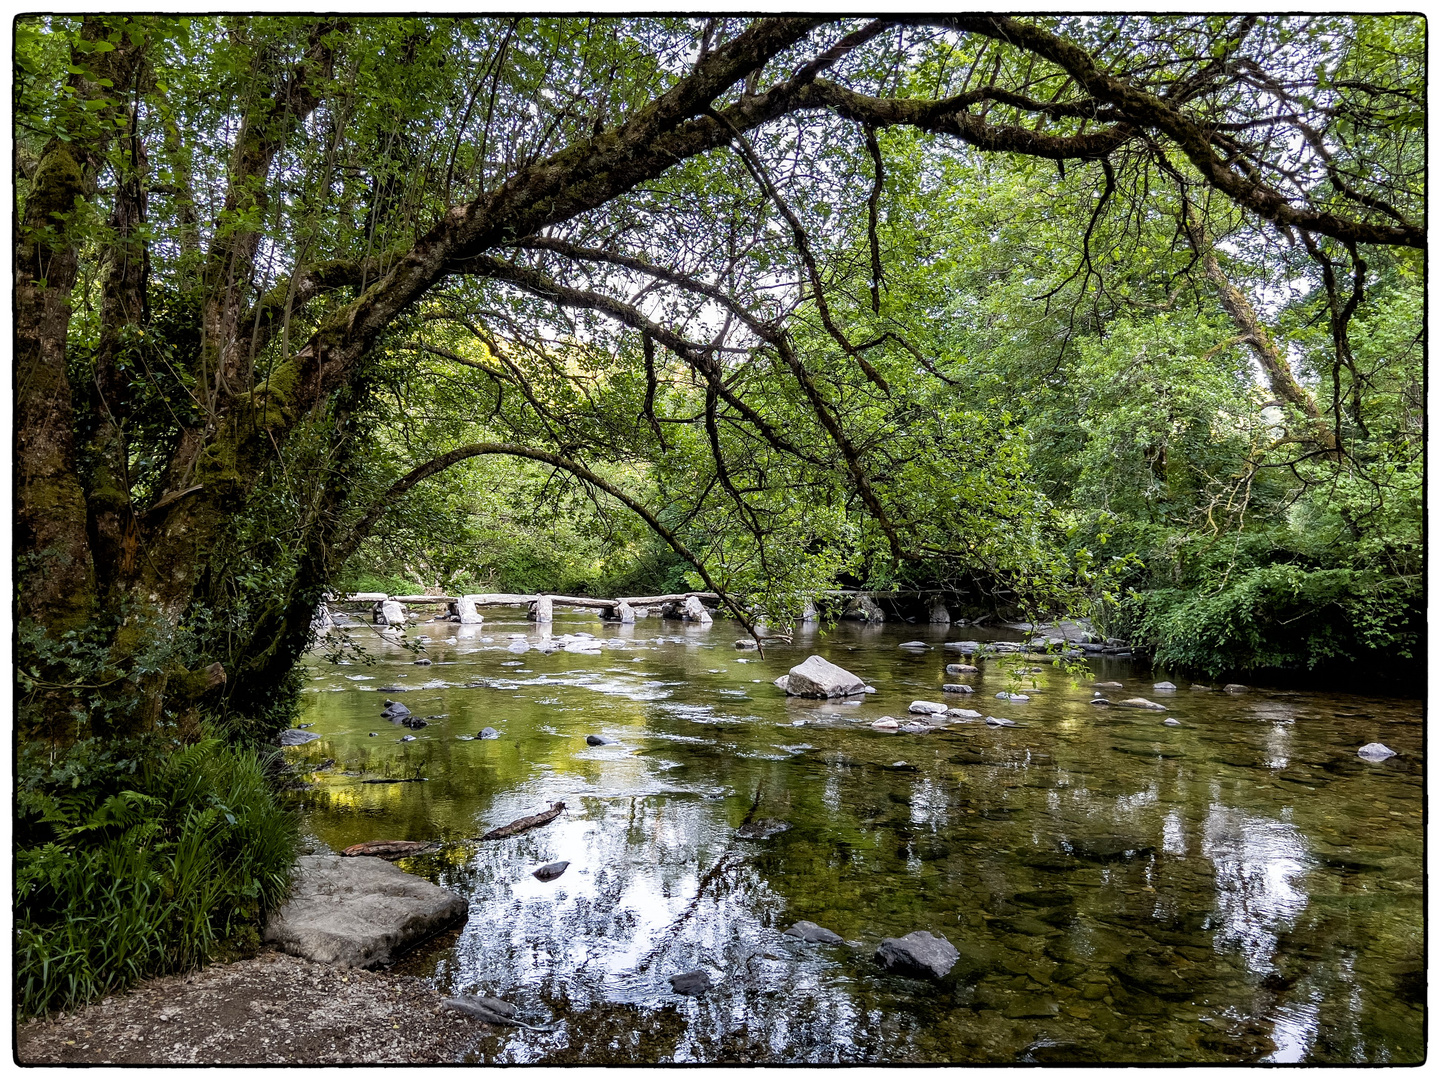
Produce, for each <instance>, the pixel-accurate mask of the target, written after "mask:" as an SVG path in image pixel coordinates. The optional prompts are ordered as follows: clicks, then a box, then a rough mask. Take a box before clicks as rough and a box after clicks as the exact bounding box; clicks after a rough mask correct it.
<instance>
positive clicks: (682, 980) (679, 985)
mask: <svg viewBox="0 0 1440 1080" xmlns="http://www.w3.org/2000/svg"><path fill="white" fill-rule="evenodd" d="M669 982H670V988H671V989H672V990H674V991H675V993H677V994H684V995H685V996H686V997H699V996H700V995H701V994H703V993H705V991H706V990H709V989H710V988H711V987H712V986H714V985H715V984H714V983H712V982H711V981H710V975H709V973H708V972H705V971H703V970H702V969H700V968H696V969H695V970H694V971H684V972H681V973H680V974H679V975H671V976H670V980H669Z"/></svg>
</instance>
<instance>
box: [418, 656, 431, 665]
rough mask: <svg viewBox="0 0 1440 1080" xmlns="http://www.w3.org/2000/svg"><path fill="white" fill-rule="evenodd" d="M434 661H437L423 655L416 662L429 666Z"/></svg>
mask: <svg viewBox="0 0 1440 1080" xmlns="http://www.w3.org/2000/svg"><path fill="white" fill-rule="evenodd" d="M434 662H435V661H433V660H431V659H430V658H429V657H428V656H422V657H421V658H420V659H419V660H416V661H415V663H416V664H417V665H419V666H420V667H428V666H429V665H431V664H433V663H434Z"/></svg>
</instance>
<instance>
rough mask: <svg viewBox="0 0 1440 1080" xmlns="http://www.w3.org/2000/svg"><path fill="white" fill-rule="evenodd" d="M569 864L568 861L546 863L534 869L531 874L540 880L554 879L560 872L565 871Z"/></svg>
mask: <svg viewBox="0 0 1440 1080" xmlns="http://www.w3.org/2000/svg"><path fill="white" fill-rule="evenodd" d="M569 865H570V864H569V863H568V862H552V863H546V864H545V865H544V866H542V867H540V869H538V870H536V871H534V874H533V876H534V877H537V878H539V879H540V880H541V881H554V880H555V879H556V878H557V877H559V876H560V875H561V874H563V873H565V868H566V867H567V866H569Z"/></svg>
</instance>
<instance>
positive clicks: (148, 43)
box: [15, 15, 1426, 740]
mask: <svg viewBox="0 0 1440 1080" xmlns="http://www.w3.org/2000/svg"><path fill="white" fill-rule="evenodd" d="M1424 44H1425V41H1424V26H1423V22H1422V20H1420V19H1418V18H1413V17H1399V16H1387V17H1357V16H1320V15H1306V16H1276V17H1268V16H1266V17H1262V16H1254V15H1247V16H1145V17H1141V16H1133V15H1129V16H1104V17H1099V16H1084V17H1080V16H1063V17H1061V16H1045V17H1030V16H1026V17H1020V18H1007V17H1000V16H979V15H976V16H957V17H950V18H941V17H919V18H906V19H891V18H881V19H874V20H869V19H857V18H851V17H835V16H816V15H804V16H793V17H761V18H751V17H733V16H732V17H715V18H687V17H646V18H598V17H596V18H590V17H515V18H510V17H503V18H502V17H486V18H444V17H384V18H379V17H377V18H366V17H354V18H344V19H342V18H333V17H289V16H206V17H192V16H168V15H159V16H119V15H117V16H87V17H78V16H76V17H60V16H56V17H43V18H40V17H25V18H22V19H20V20H19V21H17V23H16V79H17V84H16V95H15V100H16V130H17V154H16V168H17V172H18V176H17V199H18V208H17V214H18V217H17V220H18V222H19V225H18V229H17V234H16V285H15V289H16V292H15V304H16V306H15V318H16V383H15V416H16V425H17V440H16V464H15V468H16V511H17V526H18V528H17V585H18V597H19V602H18V612H19V617H20V620H21V626H20V640H21V646H22V647H21V656H20V661H21V675H22V684H23V686H24V688H25V691H26V696H25V698H24V700H25V703H26V705H25V711H24V714H23V717H22V720H23V726H24V728H25V730H26V731H27V733H29V734H35V735H40V734H43V735H44V736H46V737H49V738H52V739H60V740H64V739H70V738H74V737H76V736H77V735H85V734H101V735H103V734H107V733H124V732H128V731H137V730H145V729H148V728H149V727H152V726H153V725H155V724H156V723H158V722H160V721H161V720H162V718H164V717H172V718H173V717H176V716H183V715H184V714H185V712H186V710H188V709H190V708H191V707H192V705H193V704H194V703H195V702H198V701H200V700H202V699H206V700H210V699H211V698H213V696H214V695H215V694H217V693H219V694H220V695H221V696H222V698H223V699H224V701H225V702H227V703H228V706H227V707H229V708H230V709H232V710H234V711H237V712H240V713H244V714H246V715H252V716H258V715H260V714H261V713H263V711H264V709H265V707H266V703H267V702H269V701H270V700H271V697H272V696H273V695H274V693H275V692H276V687H277V686H279V685H280V684H281V683H282V681H283V675H284V674H285V673H286V672H287V671H288V670H289V668H290V667H291V665H292V664H293V662H294V660H295V658H296V657H297V656H298V655H299V654H300V652H301V651H303V649H304V648H305V646H306V644H307V643H308V640H309V633H310V620H311V615H312V613H313V611H314V608H315V604H316V602H317V600H318V599H319V597H320V595H321V594H322V592H323V591H324V589H325V588H326V587H327V586H328V585H329V584H331V583H332V582H334V581H335V580H337V578H338V575H340V574H341V573H342V571H343V568H344V566H345V564H346V563H347V561H348V560H351V559H352V558H353V557H354V556H355V554H356V552H359V551H363V550H364V549H365V545H366V543H367V541H372V539H373V538H374V537H375V536H376V535H377V530H378V531H380V532H386V531H389V532H392V533H394V534H395V535H397V536H399V535H400V534H402V533H403V532H404V530H406V529H416V528H420V529H421V531H422V532H424V531H425V528H424V527H422V526H423V524H424V521H425V520H432V521H433V524H432V525H430V526H429V527H428V529H429V532H430V535H431V539H433V537H434V534H435V533H441V534H442V535H443V532H444V530H446V529H448V528H451V527H452V525H451V524H450V522H451V521H452V520H454V518H455V515H456V514H457V513H461V511H460V510H457V507H462V508H463V506H464V505H465V502H466V498H470V499H471V500H472V501H473V498H474V497H475V496H474V492H476V491H482V492H483V491H485V490H487V489H489V488H491V487H493V488H494V489H495V490H497V491H501V490H503V491H506V492H520V491H522V490H527V491H531V492H532V493H533V492H534V491H540V492H542V493H543V494H544V495H545V497H546V498H551V499H556V500H562V501H563V500H565V499H569V500H572V501H573V500H576V499H584V500H588V501H590V502H591V503H593V505H594V507H595V515H596V516H595V519H594V520H596V521H601V522H607V523H611V522H619V521H621V520H622V515H625V516H623V520H624V522H625V523H624V524H621V525H613V526H612V525H610V524H607V525H605V526H604V528H605V529H606V530H607V535H608V530H610V529H612V528H616V529H619V530H620V531H621V532H622V533H624V536H625V539H624V543H626V544H630V545H632V547H634V548H635V550H639V547H643V546H644V545H645V544H646V543H648V541H646V540H644V539H643V537H641V535H640V534H639V533H638V532H637V531H636V529H637V526H636V525H635V523H634V522H635V520H638V521H642V522H643V523H644V525H645V527H646V528H648V529H649V530H651V531H652V532H653V534H654V535H655V536H658V537H659V538H660V539H661V541H663V543H664V544H665V545H666V546H667V547H668V549H669V550H670V551H671V552H672V553H673V557H674V559H677V560H679V561H680V564H682V565H683V567H684V568H685V570H686V571H688V572H690V573H692V574H694V575H695V580H696V581H697V582H703V583H705V584H707V585H710V586H713V587H715V588H717V589H719V590H720V591H722V592H723V593H724V594H725V595H726V596H727V597H728V598H730V600H729V602H730V603H731V604H732V612H733V614H734V615H736V616H737V617H738V618H741V619H743V620H746V621H747V622H748V621H749V620H751V619H752V618H753V617H754V615H755V614H756V613H757V612H765V613H767V614H769V615H770V616H771V617H772V619H777V620H778V619H781V618H783V617H784V616H785V614H786V613H788V612H793V611H795V610H796V609H797V608H798V604H799V603H800V602H801V601H802V600H803V598H804V597H805V596H806V595H807V594H808V593H812V592H814V591H815V590H816V589H818V588H822V587H824V586H825V585H826V584H827V583H830V582H833V581H834V580H836V579H837V578H838V577H841V576H845V577H847V578H848V579H850V580H855V581H864V582H869V583H876V582H884V581H895V580H918V579H921V578H923V579H925V580H928V581H950V582H960V581H964V582H967V583H969V584H970V585H971V587H974V588H977V589H980V590H982V591H989V592H996V591H1001V594H1002V595H1004V596H1009V597H1025V598H1031V599H1033V600H1034V602H1036V603H1039V604H1042V605H1051V606H1053V605H1066V604H1073V603H1077V602H1079V601H1080V600H1081V599H1083V598H1089V599H1092V600H1094V599H1097V598H1099V599H1101V600H1103V602H1105V603H1108V604H1111V605H1112V606H1119V607H1122V608H1123V609H1124V610H1123V612H1117V613H1116V615H1115V618H1116V619H1117V625H1120V624H1122V623H1124V621H1125V620H1127V619H1128V620H1129V623H1128V624H1126V625H1129V626H1131V627H1132V628H1133V632H1134V633H1135V634H1137V635H1140V636H1142V637H1144V636H1146V635H1148V640H1150V641H1151V642H1152V643H1153V644H1154V646H1155V647H1156V648H1157V649H1160V650H1161V651H1162V652H1163V650H1165V649H1167V648H1168V649H1170V650H1171V652H1170V654H1169V655H1170V656H1171V659H1172V660H1174V661H1175V662H1178V663H1189V664H1194V665H1197V666H1200V667H1205V666H1207V665H1210V666H1217V667H1218V666H1225V665H1231V666H1234V665H1236V664H1239V665H1242V666H1243V665H1244V664H1246V663H1256V662H1273V663H1276V664H1289V663H1297V662H1298V663H1314V662H1316V660H1317V658H1319V659H1323V658H1324V657H1325V656H1328V655H1349V654H1353V652H1354V650H1355V649H1356V648H1358V647H1359V646H1358V645H1357V644H1356V642H1357V641H1359V642H1360V644H1364V645H1366V647H1377V648H1378V647H1384V648H1403V649H1413V647H1414V641H1415V637H1416V634H1417V633H1418V629H1417V627H1418V625H1419V623H1418V622H1417V612H1418V610H1419V608H1418V599H1417V598H1418V596H1419V588H1420V585H1419V570H1418V565H1419V564H1418V559H1419V552H1420V548H1419V524H1418V505H1419V499H1420V490H1419V487H1418V485H1419V480H1420V474H1421V468H1420V461H1419V455H1420V452H1421V438H1422V436H1421V432H1422V424H1423V412H1422V408H1423V394H1422V391H1421V382H1420V377H1421V376H1420V370H1421V369H1420V356H1419V349H1420V337H1419V335H1420V317H1421V310H1422V297H1423V280H1422V277H1421V275H1422V271H1423V267H1422V264H1421V261H1420V255H1419V252H1420V251H1422V250H1423V248H1424V246H1425V242H1426V237H1425V228H1424V224H1423V222H1424V186H1423V181H1424V166H1425V140H1424V120H1425V114H1424V89H1425V77H1426V70H1425V65H1424ZM1262 409H1267V410H1268V411H1267V412H1264V413H1262ZM498 461H504V462H509V464H504V465H501V464H497V462H498ZM467 470H468V471H467ZM457 476H459V477H465V478H468V479H466V485H468V486H466V487H464V490H461V489H458V488H454V489H447V488H444V487H443V486H442V487H440V488H436V487H435V486H434V485H436V484H437V483H438V484H441V485H443V484H445V483H446V482H447V478H450V482H454V478H456V477H457ZM466 491H469V492H470V493H471V494H470V495H469V496H467V495H466V494H465V492H466ZM517 497H518V496H517ZM427 499H428V500H429V502H426V500H427ZM446 500H449V501H448V502H447V501H446ZM622 507H623V511H619V510H617V508H622ZM466 512H467V513H468V511H466ZM426 514H429V515H432V517H431V518H426V517H425V515H426ZM630 514H634V515H635V516H636V517H635V519H630V518H629V517H628V515H630ZM461 516H463V514H462V515H461ZM616 542H617V543H619V542H620V541H616ZM432 546H433V545H432ZM1277 552H1278V553H1279V554H1278V555H1277ZM597 558H598V556H597ZM671 565H672V567H673V565H674V564H671ZM446 572H449V571H446ZM656 572H657V573H664V572H670V571H664V570H657V571H656ZM1126 589H1129V590H1131V591H1132V593H1133V595H1132V599H1131V600H1130V601H1128V602H1127V601H1125V600H1124V595H1125V594H1124V592H1123V590H1126ZM1137 590H1138V591H1137ZM1107 598H1108V599H1107ZM1286 605H1289V606H1286ZM1282 608H1283V611H1281V609H1282ZM1321 609H1327V610H1328V609H1333V610H1334V611H1339V612H1343V620H1339V619H1338V618H1337V619H1331V620H1330V621H1328V622H1325V623H1324V628H1323V633H1322V637H1323V636H1324V635H1327V634H1328V635H1329V636H1328V637H1324V640H1317V639H1315V637H1314V635H1315V633H1316V632H1319V631H1317V630H1316V625H1317V624H1315V623H1314V621H1313V620H1311V621H1310V622H1306V623H1302V626H1303V627H1304V628H1305V630H1306V632H1307V633H1309V634H1310V637H1309V638H1304V640H1298V639H1296V638H1295V634H1296V632H1297V631H1295V630H1285V629H1282V626H1284V625H1288V624H1286V623H1285V620H1290V622H1292V623H1293V622H1295V621H1297V620H1302V619H1305V612H1306V611H1310V612H1312V613H1313V612H1314V611H1316V610H1321ZM1277 613H1278V614H1277ZM1340 621H1344V622H1345V623H1346V625H1348V626H1349V627H1350V628H1351V630H1350V631H1347V632H1349V633H1351V637H1350V638H1346V637H1345V636H1344V634H1343V633H1340V631H1338V630H1336V626H1337V625H1338V624H1339V622H1340ZM1247 635H1249V636H1248V637H1247ZM1337 635H1338V636H1337ZM1356 635H1358V637H1356ZM1366 635H1369V636H1368V637H1367V636H1366ZM1227 650H1228V651H1227ZM1266 650H1268V652H1267V651H1266ZM1257 657H1259V658H1260V659H1259V660H1257Z"/></svg>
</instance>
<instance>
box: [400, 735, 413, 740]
mask: <svg viewBox="0 0 1440 1080" xmlns="http://www.w3.org/2000/svg"><path fill="white" fill-rule="evenodd" d="M400 741H401V742H414V741H415V736H414V735H401V736H400Z"/></svg>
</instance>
